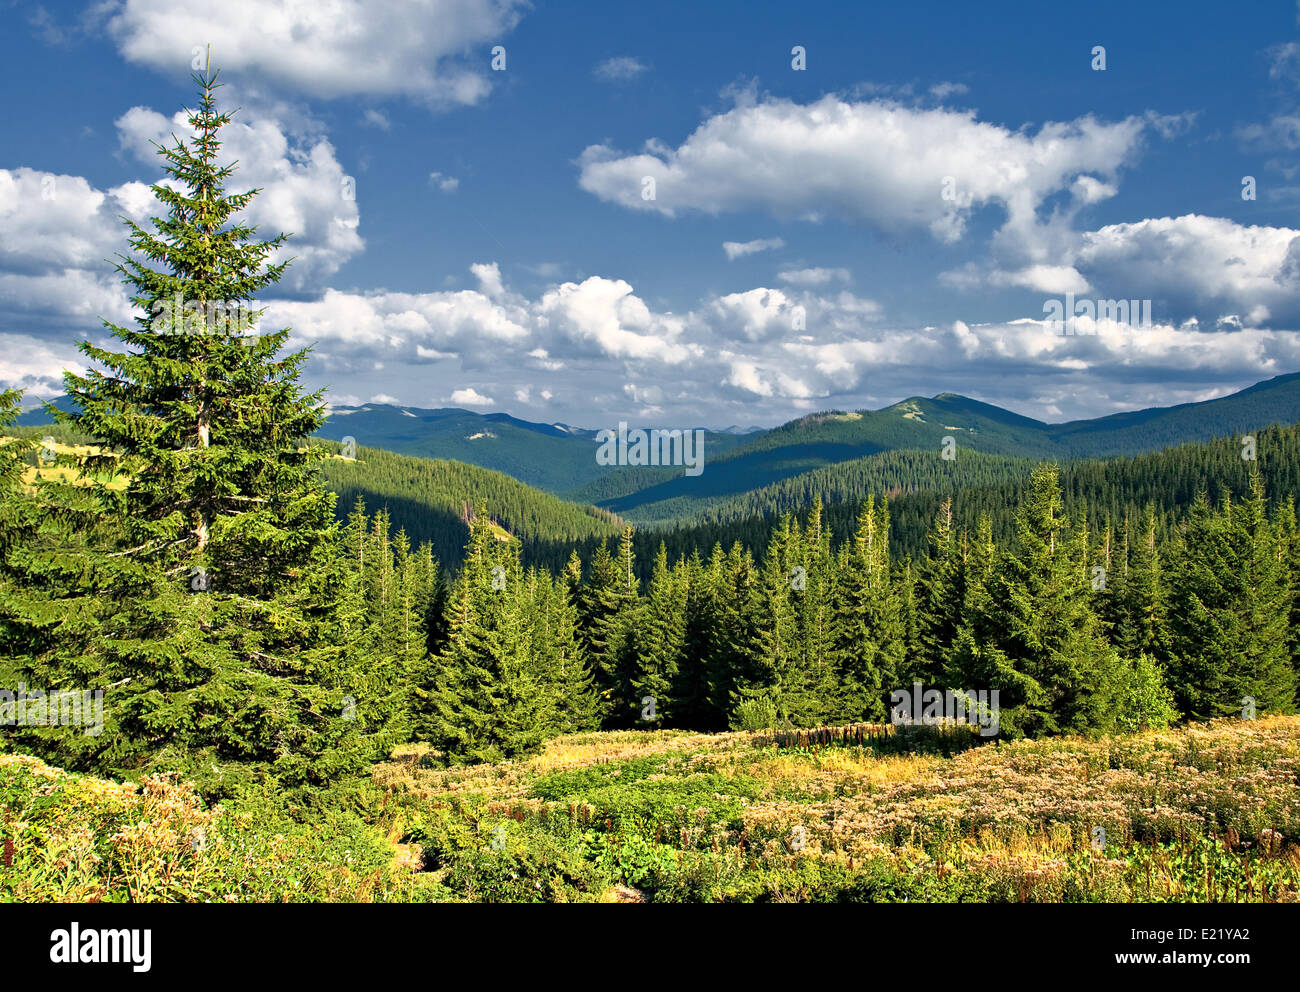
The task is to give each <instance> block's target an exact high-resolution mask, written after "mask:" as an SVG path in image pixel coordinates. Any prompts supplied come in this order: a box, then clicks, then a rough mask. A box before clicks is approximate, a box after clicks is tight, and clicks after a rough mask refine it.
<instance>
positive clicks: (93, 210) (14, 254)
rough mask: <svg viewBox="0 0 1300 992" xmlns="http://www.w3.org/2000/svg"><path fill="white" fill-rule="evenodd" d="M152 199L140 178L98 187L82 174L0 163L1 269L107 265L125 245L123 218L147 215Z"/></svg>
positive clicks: (34, 270) (29, 270) (39, 270)
mask: <svg viewBox="0 0 1300 992" xmlns="http://www.w3.org/2000/svg"><path fill="white" fill-rule="evenodd" d="M152 199H153V197H152V194H151V193H150V192H149V189H148V187H147V186H145V185H144V184H143V183H138V182H131V183H125V184H123V185H121V186H116V187H113V188H111V189H108V190H99V189H95V188H94V187H93V186H91V185H90V183H89V182H87V181H86V180H85V179H83V178H82V177H81V176H68V175H56V174H53V173H47V172H39V171H37V170H35V169H29V168H18V169H12V170H10V169H0V269H3V270H5V271H8V272H21V273H33V274H36V273H42V272H49V271H55V270H64V269H81V268H91V267H95V268H100V267H103V268H107V266H106V265H105V264H104V260H105V259H107V258H111V257H112V256H113V254H114V252H117V251H120V250H121V249H122V245H123V240H124V235H125V228H124V226H123V224H122V220H121V218H122V217H123V216H127V217H130V218H131V219H133V220H136V221H137V222H138V221H141V220H144V210H145V209H147V205H148V203H149V202H151V201H152Z"/></svg>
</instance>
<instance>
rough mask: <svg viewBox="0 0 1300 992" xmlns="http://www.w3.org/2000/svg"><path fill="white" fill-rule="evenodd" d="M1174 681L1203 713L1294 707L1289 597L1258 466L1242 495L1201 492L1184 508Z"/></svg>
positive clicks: (1175, 598) (1195, 711)
mask: <svg viewBox="0 0 1300 992" xmlns="http://www.w3.org/2000/svg"><path fill="white" fill-rule="evenodd" d="M1171 584H1172V592H1171V598H1172V603H1173V609H1172V610H1171V614H1170V615H1171V618H1172V619H1171V626H1172V628H1173V629H1172V640H1173V656H1174V659H1173V664H1172V668H1173V672H1172V674H1173V680H1174V690H1175V694H1176V697H1177V700H1178V705H1179V706H1180V708H1182V709H1183V710H1184V711H1186V712H1187V713H1188V714H1189V715H1191V716H1194V717H1198V718H1206V717H1213V716H1228V715H1234V714H1240V713H1241V712H1242V711H1243V710H1244V709H1246V708H1247V706H1248V704H1247V702H1246V697H1249V698H1250V699H1251V700H1253V705H1254V707H1255V708H1256V710H1257V711H1259V712H1273V713H1290V712H1292V711H1293V709H1294V705H1295V694H1296V673H1295V669H1294V668H1293V667H1292V662H1291V653H1290V646H1289V637H1288V622H1289V619H1290V615H1291V609H1292V605H1293V599H1292V594H1291V589H1290V583H1289V579H1288V576H1287V574H1286V567H1285V563H1284V560H1283V556H1282V553H1281V549H1280V548H1279V545H1278V542H1277V539H1276V536H1275V534H1274V531H1273V526H1272V524H1271V522H1270V521H1269V519H1268V516H1267V509H1266V502H1265V499H1264V490H1263V483H1262V480H1261V479H1260V476H1259V472H1258V468H1256V469H1255V470H1254V471H1253V472H1252V475H1251V491H1250V497H1249V498H1248V499H1247V500H1245V501H1244V502H1241V503H1236V504H1234V503H1233V502H1232V501H1231V500H1229V499H1227V498H1225V499H1224V501H1223V503H1222V504H1221V506H1220V508H1219V509H1218V511H1217V512H1216V511H1214V510H1212V509H1211V508H1210V507H1209V505H1208V502H1207V500H1206V499H1205V498H1204V496H1202V497H1201V498H1199V499H1198V500H1197V502H1196V504H1195V505H1194V506H1193V508H1192V513H1191V517H1190V520H1189V522H1188V525H1187V528H1186V532H1185V534H1184V536H1183V539H1182V540H1181V541H1180V542H1179V546H1178V557H1177V564H1176V567H1175V569H1174V571H1173V577H1172V582H1171Z"/></svg>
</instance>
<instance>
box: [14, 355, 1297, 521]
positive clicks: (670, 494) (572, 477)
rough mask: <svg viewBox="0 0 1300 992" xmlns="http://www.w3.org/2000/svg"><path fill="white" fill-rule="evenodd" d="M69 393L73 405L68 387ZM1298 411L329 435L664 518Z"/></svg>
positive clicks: (1285, 405)
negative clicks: (665, 453) (694, 452)
mask: <svg viewBox="0 0 1300 992" xmlns="http://www.w3.org/2000/svg"><path fill="white" fill-rule="evenodd" d="M55 405H57V406H59V407H61V408H64V409H66V408H67V407H68V400H67V397H59V398H58V399H57V400H55ZM1298 421H1300V373H1291V374H1287V375H1280V376H1276V377H1275V378H1272V379H1269V380H1266V381H1264V382H1260V383H1256V384H1255V385H1253V386H1250V387H1248V388H1246V389H1243V390H1241V391H1239V392H1237V393H1233V394H1231V395H1229V396H1224V397H1221V398H1219V399H1214V400H1206V401H1203V402H1197V403H1183V404H1179V405H1177V406H1171V407H1151V408H1147V409H1143V410H1135V411H1131V412H1127V413H1116V414H1110V415H1108V416H1105V417H1098V418H1095V419H1091V420H1073V421H1068V422H1065V423H1060V424H1049V423H1045V422H1043V421H1040V420H1035V419H1033V418H1032V417H1026V416H1023V415H1021V414H1018V413H1014V412H1012V411H1010V410H1005V409H1003V408H1001V407H998V406H994V405H993V404H990V403H984V402H982V401H980V400H975V399H971V398H969V397H966V396H961V395H959V394H956V393H939V394H938V395H936V396H933V397H929V398H926V397H920V396H914V397H909V398H907V399H904V400H901V401H899V402H898V403H894V404H892V405H891V406H888V407H885V408H883V409H881V410H874V411H872V410H858V411H850V412H846V411H841V410H830V411H823V412H820V413H813V414H808V415H807V416H804V417H800V418H798V419H796V420H792V421H790V422H788V423H785V424H782V425H780V426H779V427H774V428H771V429H766V430H765V429H762V428H742V427H736V426H732V427H728V428H725V429H724V430H719V431H708V432H707V433H706V435H705V471H704V472H703V474H702V475H700V476H698V477H687V476H684V475H683V473H682V470H681V469H680V468H653V467H634V466H624V467H608V466H602V465H599V464H597V462H596V458H595V454H596V447H597V440H596V439H597V435H598V433H599V429H593V428H584V427H575V426H572V425H569V424H564V423H545V422H535V421H528V420H522V419H520V418H518V417H513V416H511V415H509V414H506V413H486V414H485V413H475V412H473V411H470V410H464V409H459V408H454V407H450V408H439V409H423V408H419V407H407V406H395V405H391V404H382V403H367V404H364V405H362V406H357V407H346V406H345V407H333V408H332V409H331V410H330V416H329V419H328V420H327V421H326V423H325V425H324V426H323V427H322V428H321V430H320V431H319V432H318V436H319V437H322V438H325V439H328V440H333V441H342V440H344V439H345V438H347V437H352V438H354V439H355V440H356V443H357V444H358V445H364V446H366V447H370V448H379V449H383V450H386V451H391V452H394V453H397V454H404V455H414V456H420V457H425V458H440V459H450V460H453V461H460V462H465V463H466V464H470V465H477V466H480V467H482V468H488V469H492V470H494V471H498V472H503V473H505V474H507V475H509V476H511V477H513V478H515V479H518V480H519V481H521V482H524V483H526V484H528V485H530V486H535V487H537V488H540V489H543V490H546V491H547V492H550V493H554V494H557V495H560V496H562V497H564V498H566V499H570V500H574V501H577V502H580V503H587V504H594V505H596V506H599V507H601V508H603V509H606V510H609V511H612V512H614V513H617V514H619V515H620V516H625V517H627V518H628V519H632V520H638V519H639V520H651V519H657V520H663V519H670V518H676V517H681V516H689V515H692V514H694V513H696V512H699V511H700V510H702V509H704V508H706V507H708V506H715V505H717V504H719V503H720V502H723V501H726V500H729V499H732V498H735V497H738V496H740V495H742V494H744V493H747V492H750V491H753V490H756V489H761V488H764V487H768V486H772V485H775V484H777V483H779V482H781V481H782V480H786V479H791V478H793V477H796V476H799V475H802V474H803V473H806V472H812V471H815V470H817V469H821V468H824V467H827V466H831V465H836V464H839V463H842V462H848V461H853V460H856V459H861V458H864V457H867V456H871V455H876V454H880V453H882V452H889V451H897V450H914V451H921V452H937V451H939V450H940V449H941V447H942V446H944V444H945V439H946V438H952V441H953V444H954V445H955V447H954V451H955V452H956V453H957V457H960V452H961V451H963V450H970V451H975V452H982V453H984V454H988V455H1000V456H1007V457H1016V458H1036V459H1054V460H1059V459H1066V458H1095V457H1108V456H1113V455H1136V454H1142V453H1145V452H1151V451H1157V450H1160V449H1162V448H1166V447H1170V446H1172V445H1177V444H1183V443H1187V442H1200V441H1209V440H1213V439H1215V438H1221V437H1225V436H1229V435H1236V434H1241V433H1248V432H1251V431H1258V430H1262V429H1263V428H1265V427H1268V426H1270V425H1273V424H1283V425H1286V424H1293V423H1296V422H1298ZM49 422H50V418H49V417H48V416H47V415H46V414H45V413H44V411H43V410H40V409H37V410H29V411H28V412H27V413H24V414H23V415H22V416H21V417H20V418H19V420H18V423H19V425H39V424H45V423H49ZM608 426H611V427H612V426H614V425H613V424H610V425H608ZM633 426H642V427H644V426H650V425H646V424H639V425H633ZM655 426H669V425H655Z"/></svg>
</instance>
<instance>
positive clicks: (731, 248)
mask: <svg viewBox="0 0 1300 992" xmlns="http://www.w3.org/2000/svg"><path fill="white" fill-rule="evenodd" d="M784 247H785V242H784V241H782V240H781V239H780V238H759V239H757V240H755V241H724V242H722V250H723V251H724V252H726V253H727V261H728V262H734V261H735V260H736V259H738V258H744V257H745V256H746V255H756V254H758V253H759V252H760V251H768V250H769V249H771V248H784Z"/></svg>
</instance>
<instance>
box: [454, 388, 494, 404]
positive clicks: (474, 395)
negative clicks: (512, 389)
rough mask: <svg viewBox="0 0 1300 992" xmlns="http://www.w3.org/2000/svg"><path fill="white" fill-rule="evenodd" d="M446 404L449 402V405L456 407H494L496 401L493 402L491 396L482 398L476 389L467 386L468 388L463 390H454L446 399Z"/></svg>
mask: <svg viewBox="0 0 1300 992" xmlns="http://www.w3.org/2000/svg"><path fill="white" fill-rule="evenodd" d="M447 402H449V403H454V404H455V405H456V406H494V405H496V400H494V399H493V398H492V397H491V396H484V395H483V394H482V393H480V392H479V391H478V390H477V389H475V388H474V387H473V386H469V387H467V388H465V389H457V390H455V391H454V392H453V393H452V394H451V396H450V397H448V399H447Z"/></svg>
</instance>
